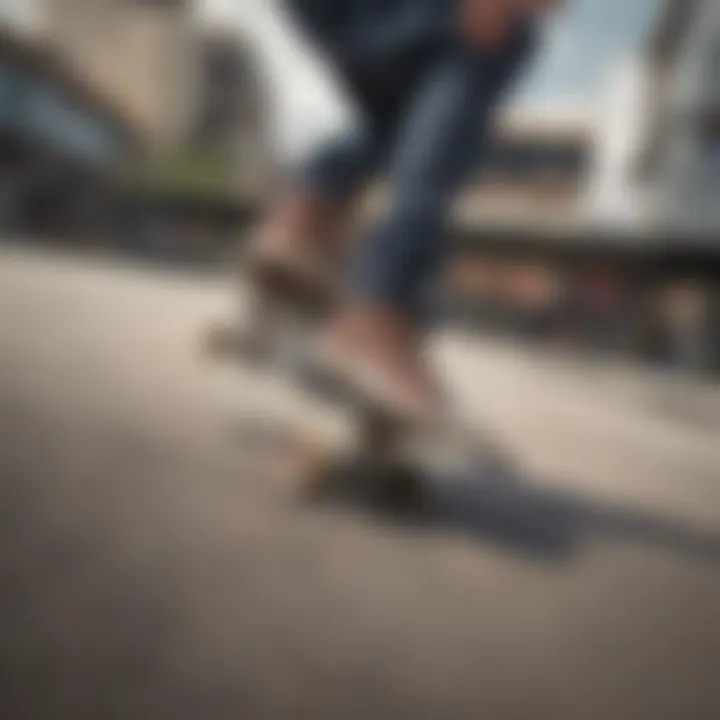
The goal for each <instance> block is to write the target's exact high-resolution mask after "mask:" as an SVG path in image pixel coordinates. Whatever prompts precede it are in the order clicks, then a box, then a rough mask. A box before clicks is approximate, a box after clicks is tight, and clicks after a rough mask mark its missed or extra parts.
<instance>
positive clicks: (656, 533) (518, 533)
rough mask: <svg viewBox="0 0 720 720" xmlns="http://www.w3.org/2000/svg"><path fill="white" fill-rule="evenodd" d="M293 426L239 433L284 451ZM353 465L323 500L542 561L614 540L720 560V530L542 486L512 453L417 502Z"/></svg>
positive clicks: (254, 443)
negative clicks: (384, 488) (371, 484)
mask: <svg viewBox="0 0 720 720" xmlns="http://www.w3.org/2000/svg"><path fill="white" fill-rule="evenodd" d="M291 432H292V430H291V428H283V427H281V426H280V425H278V424H273V423H270V424H268V425H266V426H263V424H261V423H258V422H257V420H253V421H252V422H247V423H239V424H237V425H236V426H235V427H234V433H233V435H234V439H235V441H236V442H237V443H238V446H239V449H240V451H241V452H244V453H249V454H253V453H254V454H255V455H256V457H257V456H260V455H265V456H266V457H270V456H274V457H278V456H279V455H282V451H281V450H280V447H281V446H282V445H283V444H285V443H286V442H287V441H288V439H289V438H290V437H291ZM351 472H352V471H351V470H350V471H347V470H345V471H339V472H338V473H337V475H338V477H340V476H341V475H342V477H340V480H339V482H338V480H334V481H333V482H334V483H336V484H335V488H334V491H333V492H332V493H331V496H330V497H327V498H325V499H324V500H323V502H322V504H327V505H329V506H332V507H339V508H345V509H349V510H354V511H359V512H361V513H363V514H365V515H366V516H369V517H371V518H374V519H376V520H378V521H381V522H389V523H393V524H394V525H396V526H401V527H402V526H405V527H407V528H408V529H413V530H423V531H428V532H440V533H442V532H451V533H461V534H464V535H467V536H472V537H473V538H474V539H476V540H477V541H479V542H489V543H495V544H498V545H501V546H503V547H506V548H509V549H511V550H513V551H516V552H521V553H523V554H525V555H528V556H530V557H532V558H534V559H537V560H541V561H562V560H566V559H569V558H571V557H572V556H573V555H575V554H576V553H577V552H579V551H581V550H582V548H583V546H584V545H585V544H586V543H588V542H599V541H603V540H606V541H609V542H614V543H617V542H621V543H632V544H635V545H644V546H647V547H649V548H654V549H657V550H661V551H664V552H668V553H672V554H676V555H680V556H683V557H685V558H687V559H693V560H698V561H703V562H710V563H713V564H714V563H718V564H720V530H717V531H714V530H707V529H701V528H698V527H695V526H693V525H692V524H690V523H687V522H682V521H679V520H674V519H673V518H669V517H663V516H660V515H658V514H655V513H653V512H651V511H646V510H643V509H641V508H633V507H627V506H621V505H614V504H611V503H606V502H602V501H599V500H594V499H593V498H592V497H588V496H584V495H580V494H574V493H572V492H568V491H567V490H559V489H553V488H550V487H547V486H541V485H540V484H538V483H537V482H536V481H535V480H534V479H533V478H531V477H528V476H527V475H526V474H524V473H523V472H522V471H519V470H518V469H517V468H516V467H513V463H512V462H509V461H508V459H507V457H506V458H505V460H504V462H503V463H502V464H497V463H493V464H491V465H485V466H478V467H475V468H473V469H471V470H466V471H463V472H462V473H456V474H454V475H450V474H448V475H445V476H443V475H440V476H435V477H432V478H427V479H426V480H425V481H424V483H423V485H424V488H423V491H422V500H421V501H420V502H417V501H416V500H417V499H416V500H415V501H412V502H411V503H410V504H409V506H408V505H403V504H402V503H400V506H398V504H397V503H388V502H387V496H386V495H385V494H383V493H382V492H381V493H378V492H377V486H376V487H375V489H374V490H368V478H367V476H366V477H365V478H364V480H363V479H362V478H360V479H358V478H357V477H356V478H350V479H348V478H349V476H350V473H351Z"/></svg>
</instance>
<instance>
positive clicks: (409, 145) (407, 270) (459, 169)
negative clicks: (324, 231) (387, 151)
mask: <svg viewBox="0 0 720 720" xmlns="http://www.w3.org/2000/svg"><path fill="white" fill-rule="evenodd" d="M528 39H529V38H528V37H525V36H522V37H521V36H518V38H517V39H515V40H514V42H513V45H512V47H510V46H509V47H508V48H507V50H506V52H505V53H503V54H497V55H492V56H489V55H487V54H485V55H481V54H476V53H473V52H470V51H465V50H462V49H457V50H456V51H454V52H452V53H449V54H448V56H447V57H445V58H443V59H442V60H441V61H440V62H438V63H437V65H436V67H435V68H434V70H433V71H432V72H430V73H429V74H428V75H427V76H426V78H425V80H424V81H423V83H422V85H421V87H420V88H419V90H418V92H417V94H416V97H415V99H414V101H413V102H412V103H411V105H410V106H409V108H408V112H407V113H406V120H405V122H404V123H403V124H402V125H401V128H400V131H399V135H398V142H397V144H396V146H395V150H394V153H393V158H392V162H391V173H390V189H389V191H390V193H391V204H390V209H389V211H388V212H387V213H386V215H385V217H383V218H382V219H381V221H380V222H379V224H378V225H377V226H376V227H375V228H374V230H373V231H372V232H371V233H370V236H369V237H368V240H367V242H366V243H365V245H364V246H363V248H364V249H363V252H362V253H361V255H360V258H359V262H358V264H357V267H356V268H355V272H354V273H353V290H354V299H353V301H352V302H350V303H349V304H348V306H347V307H346V308H344V309H343V311H342V312H341V313H340V315H339V318H338V319H337V321H336V322H335V323H334V324H333V327H332V328H331V331H330V333H329V342H330V345H331V347H333V346H334V347H335V349H336V350H337V351H338V352H337V356H338V357H341V356H342V355H343V354H344V353H346V354H347V357H348V359H353V360H354V361H355V362H356V363H359V364H362V363H365V364H366V365H367V366H369V369H370V370H372V372H373V373H375V372H377V374H378V375H379V376H381V379H382V381H383V382H382V383H381V384H382V385H383V386H386V387H387V388H388V389H390V388H392V394H394V395H395V396H396V397H395V398H393V402H394V400H396V399H399V398H402V400H401V402H403V403H404V404H406V405H408V406H412V405H416V406H417V407H418V408H422V409H421V410H420V411H421V412H424V410H425V409H432V408H433V407H434V406H435V404H436V400H437V393H436V391H435V388H434V384H433V382H432V379H431V375H430V373H429V372H428V371H427V370H426V369H425V367H424V366H423V363H422V360H421V353H420V351H419V346H418V340H417V338H418V330H419V329H420V328H421V326H422V320H423V318H422V317H418V308H419V307H420V305H421V301H422V295H423V291H424V290H425V289H426V287H427V285H428V284H429V282H431V281H432V280H434V279H435V275H436V273H437V272H438V269H439V267H440V265H441V262H442V259H443V249H444V248H443V245H444V230H445V224H446V221H447V218H448V215H449V211H450V207H451V205H452V203H453V201H454V199H455V196H456V193H457V192H458V190H459V189H460V188H461V186H462V184H463V183H464V181H465V180H466V178H467V177H468V174H469V173H470V172H471V171H472V170H473V168H474V167H476V166H477V163H478V150H479V148H480V145H481V144H482V143H483V142H484V141H485V137H486V135H487V126H488V124H489V119H490V117H491V114H492V111H493V110H494V108H495V106H496V104H497V101H498V98H499V95H500V91H501V90H502V89H503V88H504V87H505V86H506V85H507V83H508V80H509V79H510V77H511V75H512V74H513V72H512V71H513V70H514V69H515V68H516V67H517V66H518V64H519V61H520V59H521V58H522V57H524V56H525V54H526V53H525V51H526V49H527V47H528ZM358 374H359V375H361V374H364V373H362V372H359V373H358ZM395 391H397V392H395ZM405 400H407V403H405V402H404V401H405Z"/></svg>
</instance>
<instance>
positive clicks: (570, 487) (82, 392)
mask: <svg viewBox="0 0 720 720" xmlns="http://www.w3.org/2000/svg"><path fill="white" fill-rule="evenodd" d="M231 306H232V296H231V292H230V289H229V287H228V286H227V285H226V284H225V283H223V282H221V281H219V280H217V279H212V278H207V277H206V278H202V279H201V278H198V277H194V276H193V275H192V274H190V273H187V274H183V273H182V272H179V271H174V272H169V271H162V270H159V269H153V270H151V269H147V268H143V267H142V266H140V265H134V264H132V263H130V262H121V261H119V260H111V259H94V260H93V259H88V258H83V257H81V256H70V255H64V254H62V253H51V252H49V251H38V250H29V249H23V248H21V247H18V246H17V245H14V246H0V677H1V678H2V679H3V682H2V685H1V686H0V717H2V718H7V719H8V720H15V718H18V719H20V718H22V719H23V720H24V719H25V718H28V719H31V718H32V719H34V718H43V719H44V718H48V719H52V720H55V719H58V718H61V719H64V718H72V720H81V719H84V718H93V720H96V719H97V718H114V719H115V718H117V719H122V720H125V719H126V718H127V719H128V720H138V719H144V718H148V719H152V720H165V719H167V720H184V719H185V718H187V719H188V720H201V719H202V720H215V719H217V720H224V719H225V718H234V719H237V718H242V719H243V720H245V719H247V720H255V719H261V718H268V719H274V718H293V719H296V718H313V719H315V718H322V719H324V718H328V719H332V720H341V719H343V720H344V719H345V718H348V719H352V718H359V719H360V718H363V719H364V718H373V719H374V720H381V719H383V718H388V719H392V720H401V719H402V718H413V719H420V718H428V719H430V718H432V719H437V718H450V719H454V718H458V719H460V718H463V719H464V718H485V719H486V720H524V719H525V718H527V719H528V720H529V719H532V720H537V719H538V718H543V719H544V718H547V719H548V720H566V719H567V720H595V719H596V718H597V719H598V720H600V719H602V720H609V719H611V720H676V719H677V720H687V719H688V718H692V719H693V720H715V718H717V717H719V716H720V689H719V688H718V682H717V676H718V673H717V668H718V667H720V615H719V613H718V609H719V608H720V443H718V437H717V433H716V432H715V431H714V430H713V429H711V428H709V427H705V426H702V425H695V424H693V423H689V422H684V421H683V420H682V419H679V418H676V417H674V416H672V415H671V414H663V413H660V412H659V411H658V408H657V407H656V406H655V405H654V404H653V403H652V402H651V400H652V398H648V397H647V394H646V392H645V391H644V390H642V389H638V387H640V386H638V387H635V388H634V390H633V391H632V392H618V391H617V387H618V386H617V385H614V386H613V387H614V388H615V391H613V392H610V391H609V389H608V388H609V384H612V382H611V378H609V376H608V375H607V373H604V372H600V371H598V370H593V369H589V368H586V367H573V366H571V365H569V364H567V363H559V362H557V361H556V360H554V359H553V358H550V357H548V356H545V357H541V356H539V355H537V354H531V353H528V352H527V351H524V350H521V349H519V348H512V347H509V346H507V345H506V346H502V345H499V344H498V343H496V342H489V341H482V340H479V339H478V338H476V337H469V336H468V337H463V336H461V335H459V334H457V333H455V334H450V333H449V334H446V335H444V336H442V337H439V338H438V343H437V347H436V348H435V349H434V352H435V357H436V360H437V362H438V367H439V368H440V369H441V371H442V372H443V375H444V376H445V378H446V381H447V383H448V385H449V386H450V387H451V389H452V390H453V392H454V393H455V394H456V395H457V397H458V402H460V403H462V404H463V406H464V408H465V410H466V411H467V412H468V413H470V414H471V415H472V416H473V417H474V418H475V420H476V421H477V423H478V424H479V425H482V426H483V427H485V428H487V429H488V432H490V431H492V434H493V436H494V437H496V438H497V442H498V443H501V444H502V446H503V448H504V449H505V451H506V452H507V453H508V455H509V456H510V458H511V459H512V467H511V468H505V470H504V471H503V472H502V473H498V472H496V471H494V470H493V471H490V470H485V471H482V472H478V473H477V474H476V475H475V476H473V477H466V478H464V479H463V480H461V481H460V480H458V481H455V482H452V483H451V482H445V483H443V484H440V485H439V487H438V496H439V498H440V500H439V502H438V508H437V512H436V513H435V514H434V515H433V517H432V519H431V520H428V521H426V522H417V523H414V522H410V521H405V522H400V521H398V520H396V519H392V518H389V517H385V516H382V515H380V514H377V513H366V512H362V511H360V510H359V509H358V511H353V508H324V507H323V508H321V507H318V506H314V507H311V506H302V505H299V504H298V503H296V502H293V501H291V499H290V498H289V497H288V496H287V494H286V493H283V492H282V489H281V488H279V487H278V485H277V483H276V481H275V477H276V476H275V473H274V472H273V469H274V468H275V466H276V461H277V460H278V459H279V458H278V455H279V454H280V452H281V451H280V447H281V445H279V444H278V443H277V442H274V440H276V439H277V438H278V437H281V436H282V434H283V433H284V432H285V431H286V430H287V429H288V428H292V427H295V426H297V424H298V423H301V424H302V425H303V426H308V427H309V426H311V424H313V423H316V424H317V426H318V428H320V427H322V428H323V431H325V430H327V431H328V432H338V433H342V432H343V427H344V426H343V419H342V417H340V416H337V415H336V414H334V413H332V412H329V411H328V410H327V409H326V408H323V407H321V406H318V405H317V404H316V403H314V402H312V401H310V400H309V399H308V398H306V397H303V396H302V395H301V394H299V393H297V392H293V391H292V390H291V389H289V388H285V387H283V386H282V385H280V384H278V383H275V382H272V381H270V380H269V379H268V378H266V377H262V376H259V375H258V374H253V373H251V372H249V371H241V370H240V369H237V368H219V367H214V366H212V365H211V364H209V363H207V362H206V361H205V360H204V359H203V358H202V357H201V355H200V353H198V352H197V347H198V337H199V335H200V334H201V333H202V331H203V328H205V327H206V325H207V323H208V322H209V321H211V320H212V319H213V318H215V317H217V316H219V315H222V314H223V313H226V312H228V311H229V310H230V308H231ZM623 382H626V380H623Z"/></svg>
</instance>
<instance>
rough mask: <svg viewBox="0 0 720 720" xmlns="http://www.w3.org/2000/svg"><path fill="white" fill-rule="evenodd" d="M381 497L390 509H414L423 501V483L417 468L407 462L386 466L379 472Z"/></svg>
mask: <svg viewBox="0 0 720 720" xmlns="http://www.w3.org/2000/svg"><path fill="white" fill-rule="evenodd" d="M380 479H381V493H382V499H383V501H384V502H386V504H387V505H388V507H389V508H390V509H391V510H395V511H415V510H419V509H421V508H422V506H423V505H424V503H425V499H426V493H425V483H424V479H423V474H422V472H421V471H420V470H419V469H418V468H414V467H412V466H410V465H408V464H398V465H393V466H391V467H388V468H387V469H386V470H385V471H384V472H382V473H381V478H380Z"/></svg>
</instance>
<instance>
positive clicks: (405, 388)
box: [257, 0, 562, 419]
mask: <svg viewBox="0 0 720 720" xmlns="http://www.w3.org/2000/svg"><path fill="white" fill-rule="evenodd" d="M561 1H562V0H285V3H286V6H287V7H288V10H289V11H290V12H291V14H292V16H293V17H294V18H295V19H296V21H297V22H298V24H299V25H300V26H301V28H302V29H303V30H304V31H305V33H306V34H307V35H308V36H309V37H310V38H311V40H312V41H314V43H315V44H316V45H317V46H318V48H319V49H320V50H321V51H322V53H323V54H324V55H325V56H326V58H327V60H328V61H329V62H330V63H331V64H332V65H333V66H334V68H335V69H336V70H337V71H338V73H339V75H340V77H341V78H342V79H343V80H344V82H345V84H346V85H347V88H348V90H349V92H350V94H351V95H352V97H353V99H354V100H355V102H356V105H357V107H358V109H359V127H357V128H355V129H354V130H353V131H352V132H348V133H347V134H346V135H345V136H344V137H342V138H341V139H340V140H337V141H335V142H333V143H331V144H329V145H328V146H326V147H325V148H324V149H323V150H322V151H321V152H319V153H318V154H317V155H316V156H314V157H313V158H311V159H310V161H309V162H307V163H306V164H305V165H304V166H303V167H302V168H301V170H300V172H299V173H298V174H297V176H296V177H294V178H293V179H292V182H291V184H290V187H289V189H288V191H287V192H286V193H285V194H284V195H283V196H282V197H281V199H280V200H279V201H278V202H277V203H276V205H275V206H274V207H273V208H272V210H271V212H270V214H269V216H268V218H267V221H266V222H265V224H264V227H263V229H262V232H261V233H260V237H259V240H258V244H257V257H259V258H260V259H262V261H263V262H267V263H275V264H277V265H282V266H284V269H285V270H290V271H291V272H295V273H297V274H302V275H304V276H305V277H306V279H307V278H308V277H312V278H313V280H314V281H317V282H318V283H335V282H337V280H338V278H341V279H342V280H343V282H341V283H340V284H341V285H343V293H342V301H341V303H340V308H339V311H338V312H337V315H336V316H335V317H334V318H333V319H332V320H331V321H330V322H329V325H328V327H327V328H326V330H325V332H324V333H323V338H324V341H323V343H322V345H323V353H322V356H323V362H325V363H326V364H327V365H328V366H329V367H330V369H331V370H333V371H335V372H341V373H342V374H343V375H345V377H346V379H349V380H351V382H352V383H354V384H355V385H356V386H360V387H361V389H362V390H363V391H365V392H367V393H370V394H371V395H372V396H373V397H374V399H375V400H377V401H378V402H380V403H381V404H382V407H384V408H386V409H387V410H388V411H390V412H392V413H397V414H399V415H401V416H402V417H407V416H410V417H411V418H413V419H418V418H426V417H428V416H433V415H434V414H435V413H437V412H438V410H439V408H440V402H441V398H440V393H439V390H438V388H437V386H436V383H435V382H434V379H433V375H432V373H431V372H430V371H429V369H428V368H427V365H426V363H425V361H424V356H423V353H422V337H423V327H424V325H425V324H426V320H427V318H426V316H425V313H424V309H423V297H424V293H425V291H426V289H427V288H428V286H429V283H431V282H432V281H433V279H435V277H436V275H437V273H438V271H439V268H440V266H441V262H442V259H443V234H444V227H445V224H446V221H447V218H448V215H449V210H450V206H451V204H452V202H453V200H454V198H455V196H456V194H457V193H458V191H459V190H460V189H461V187H462V184H463V182H464V181H465V180H466V179H467V178H468V175H469V174H470V173H471V172H472V171H473V170H474V169H475V168H476V167H477V165H478V154H479V151H480V150H481V146H482V145H483V143H484V142H485V141H486V140H487V135H488V126H489V121H490V119H491V114H492V112H493V111H494V110H495V109H496V107H497V105H498V103H499V101H500V98H501V95H502V93H503V91H504V90H506V89H507V87H508V86H509V84H510V82H511V80H512V79H513V78H514V77H515V76H516V75H517V73H518V70H519V69H520V68H521V67H522V65H523V64H524V63H525V61H526V60H527V58H528V55H529V54H530V52H531V49H532V47H533V39H534V35H535V30H536V26H537V23H538V21H539V18H540V16H541V15H543V14H544V13H546V12H548V11H550V10H551V9H553V8H554V7H556V6H557V5H558V4H560V2H561ZM381 172H384V173H386V175H387V178H388V200H389V206H388V209H387V210H386V211H385V212H384V214H383V215H382V216H381V217H380V219H379V220H378V221H377V223H376V224H375V225H374V227H372V228H370V230H369V232H368V233H367V237H365V238H364V239H363V242H362V243H361V244H360V249H359V252H358V254H357V257H355V258H354V259H353V262H352V263H351V264H350V267H349V269H348V277H347V282H345V281H344V278H345V276H344V275H343V273H344V272H345V267H344V265H343V260H342V258H343V248H341V247H340V246H339V243H340V237H341V235H342V233H341V227H342V220H343V216H344V213H345V211H346V209H347V208H348V206H349V205H350V204H351V202H352V200H353V198H355V197H357V195H358V193H359V191H361V190H362V189H363V188H364V187H365V186H366V184H367V183H368V181H369V180H371V179H372V178H373V177H375V176H376V175H378V173H381ZM348 288H349V291H348ZM336 289H337V288H336Z"/></svg>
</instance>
